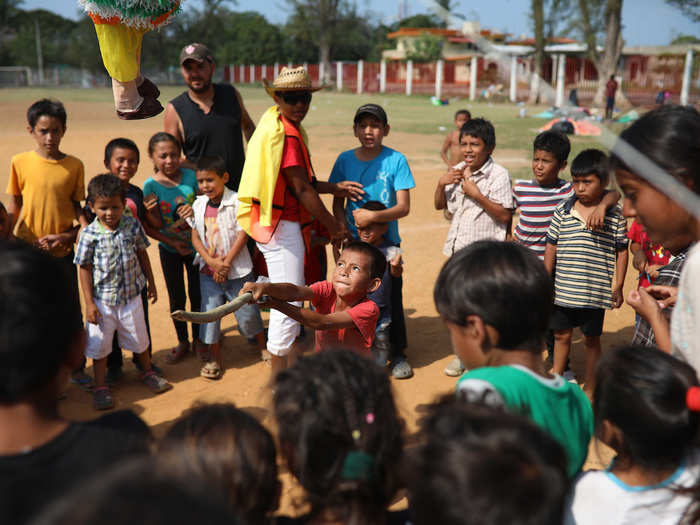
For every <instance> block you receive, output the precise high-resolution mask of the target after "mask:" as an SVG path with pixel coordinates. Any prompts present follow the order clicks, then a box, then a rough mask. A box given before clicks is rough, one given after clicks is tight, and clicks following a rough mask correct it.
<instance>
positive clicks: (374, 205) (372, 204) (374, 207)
mask: <svg viewBox="0 0 700 525" xmlns="http://www.w3.org/2000/svg"><path fill="white" fill-rule="evenodd" d="M362 209H363V210H369V211H382V210H386V206H385V205H384V203H382V202H379V201H367V202H365V203H364V204H363V205H362Z"/></svg>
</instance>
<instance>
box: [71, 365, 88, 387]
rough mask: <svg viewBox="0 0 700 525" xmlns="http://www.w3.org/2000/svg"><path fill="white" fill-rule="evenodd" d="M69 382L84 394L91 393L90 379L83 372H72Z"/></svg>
mask: <svg viewBox="0 0 700 525" xmlns="http://www.w3.org/2000/svg"><path fill="white" fill-rule="evenodd" d="M70 382H71V383H73V384H74V385H77V386H78V387H79V388H81V389H82V390H85V391H86V392H91V391H92V377H90V376H89V375H87V374H86V373H85V371H83V370H78V371H76V372H73V373H72V374H71V376H70Z"/></svg>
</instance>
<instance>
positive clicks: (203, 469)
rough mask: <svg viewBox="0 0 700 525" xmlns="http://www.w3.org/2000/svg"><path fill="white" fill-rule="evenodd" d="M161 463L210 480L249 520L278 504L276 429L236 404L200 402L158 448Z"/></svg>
mask: <svg viewBox="0 0 700 525" xmlns="http://www.w3.org/2000/svg"><path fill="white" fill-rule="evenodd" d="M158 451H159V456H160V458H161V461H162V462H163V463H164V464H166V465H167V466H168V468H169V469H171V470H172V471H173V472H175V473H177V474H178V475H180V476H181V477H183V478H187V477H189V476H190V475H195V476H198V477H201V478H204V479H206V480H207V481H208V482H209V484H210V485H211V486H213V487H216V488H217V489H218V490H219V492H220V494H221V496H222V497H223V498H224V499H225V500H226V501H228V502H229V504H230V506H231V508H232V509H233V510H234V511H235V513H236V514H238V515H240V516H243V517H245V518H246V520H247V522H248V523H263V522H264V520H265V517H266V516H267V515H269V514H270V513H272V512H274V511H275V509H276V508H277V503H278V501H277V494H278V486H279V481H278V479H277V459H276V456H277V451H276V449H275V442H274V440H273V439H272V436H271V435H270V433H269V432H268V431H267V429H265V427H263V426H262V425H261V424H260V423H259V422H258V420H257V419H255V418H254V417H253V416H252V415H250V414H248V413H246V412H244V411H242V410H239V409H237V408H236V407H235V406H234V405H233V404H230V403H217V404H207V405H195V406H194V407H192V408H191V409H190V410H189V411H188V412H187V413H185V414H184V415H183V416H182V417H181V418H180V419H178V421H176V422H175V424H174V425H173V426H172V427H171V428H170V430H169V431H168V433H167V434H166V435H165V437H164V438H163V439H162V440H161V442H160V445H159V447H158Z"/></svg>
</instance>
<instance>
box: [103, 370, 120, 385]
mask: <svg viewBox="0 0 700 525" xmlns="http://www.w3.org/2000/svg"><path fill="white" fill-rule="evenodd" d="M123 375H124V371H123V370H122V367H121V366H115V367H113V368H109V367H108V368H107V373H106V374H105V383H107V384H108V385H116V384H117V383H119V381H121V379H122V376H123Z"/></svg>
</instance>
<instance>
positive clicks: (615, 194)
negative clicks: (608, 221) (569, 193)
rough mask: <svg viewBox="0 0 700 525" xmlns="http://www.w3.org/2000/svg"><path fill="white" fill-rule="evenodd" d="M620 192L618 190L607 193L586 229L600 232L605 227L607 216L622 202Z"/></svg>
mask: <svg viewBox="0 0 700 525" xmlns="http://www.w3.org/2000/svg"><path fill="white" fill-rule="evenodd" d="M620 197H621V195H620V192H619V191H617V190H610V191H606V192H605V193H604V194H603V198H602V199H601V201H600V202H599V203H598V206H596V208H595V209H594V210H593V213H591V214H590V215H589V216H588V219H587V220H586V228H588V229H589V230H600V229H602V228H603V226H605V214H606V213H607V211H608V210H609V209H610V208H612V207H613V206H615V205H616V204H617V203H618V202H619V201H620Z"/></svg>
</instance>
